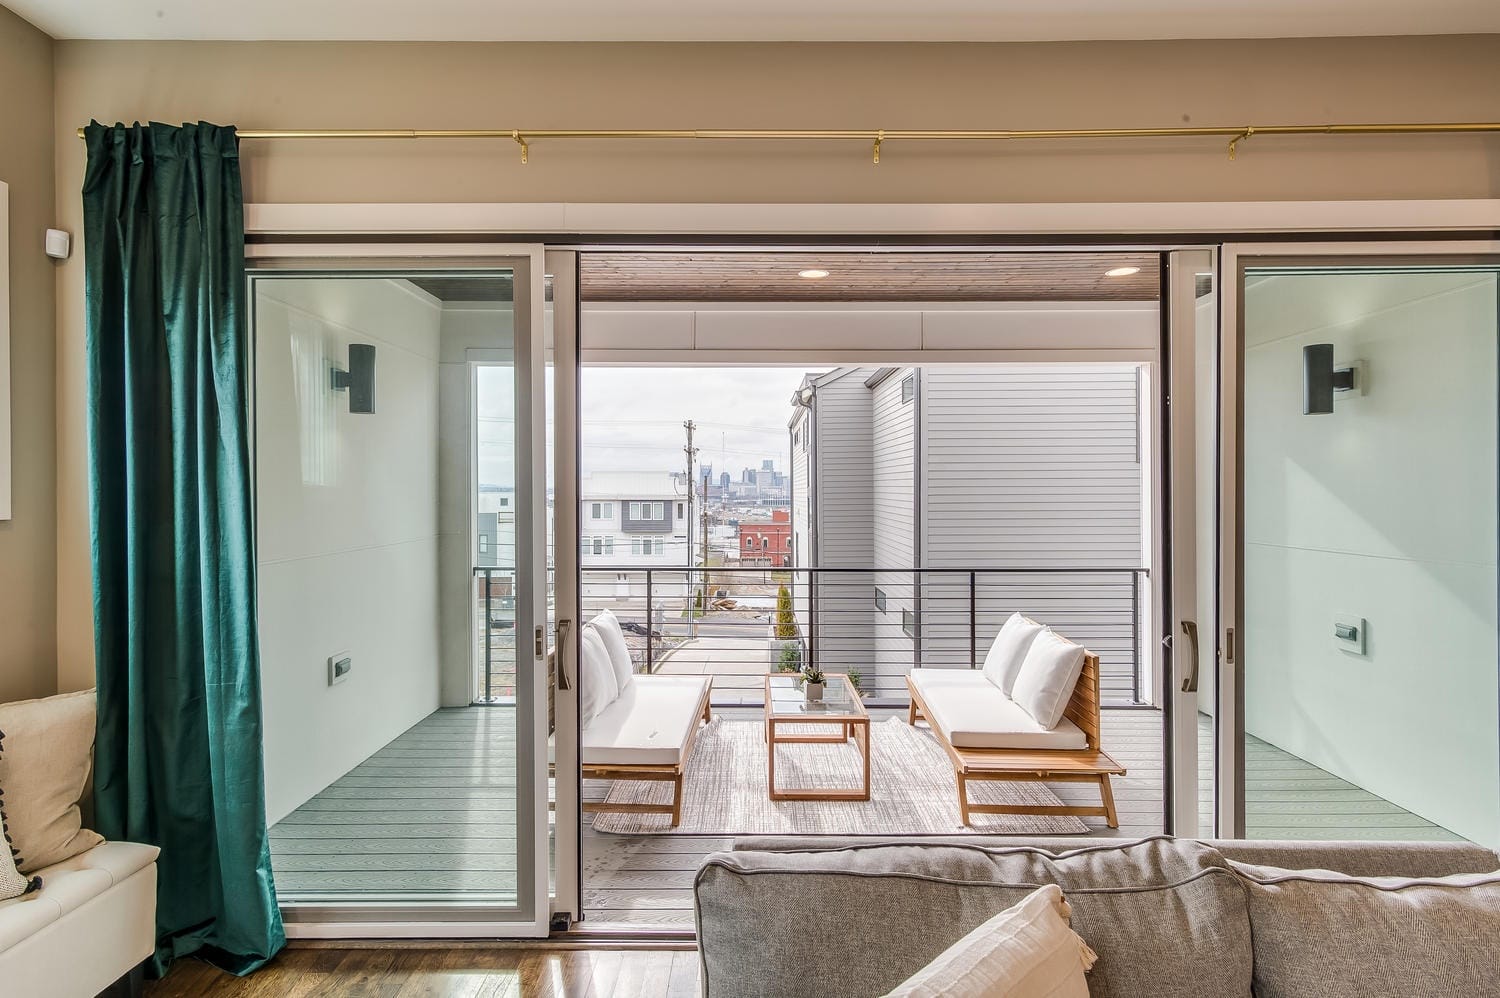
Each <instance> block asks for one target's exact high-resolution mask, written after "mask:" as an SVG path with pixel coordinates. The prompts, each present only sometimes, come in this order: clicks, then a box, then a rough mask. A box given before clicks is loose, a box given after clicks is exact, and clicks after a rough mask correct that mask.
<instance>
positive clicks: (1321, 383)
mask: <svg viewBox="0 0 1500 998" xmlns="http://www.w3.org/2000/svg"><path fill="white" fill-rule="evenodd" d="M1358 379H1359V370H1358V368H1357V367H1356V366H1354V365H1350V366H1348V367H1340V368H1337V369H1335V368H1334V366H1333V344H1332V343H1309V344H1308V345H1307V346H1305V347H1303V348H1302V415H1304V416H1326V415H1327V414H1328V413H1330V412H1332V411H1333V399H1334V395H1335V394H1339V395H1342V394H1343V393H1345V392H1352V391H1354V390H1355V389H1357V388H1359V387H1360V386H1359V380H1358Z"/></svg>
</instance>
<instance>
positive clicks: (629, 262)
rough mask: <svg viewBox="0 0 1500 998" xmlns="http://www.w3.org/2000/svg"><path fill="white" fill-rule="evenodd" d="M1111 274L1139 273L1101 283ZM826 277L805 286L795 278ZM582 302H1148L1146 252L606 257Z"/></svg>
mask: <svg viewBox="0 0 1500 998" xmlns="http://www.w3.org/2000/svg"><path fill="white" fill-rule="evenodd" d="M1116 267H1139V268H1140V270H1139V272H1138V273H1135V274H1131V275H1128V276H1122V277H1108V276H1106V275H1105V271H1107V270H1111V269H1113V268H1116ZM811 269H816V270H826V271H827V272H828V276H827V277H824V278H821V279H816V280H814V279H809V278H804V277H802V276H800V274H799V272H800V271H802V270H811ZM578 279H579V289H580V292H581V297H582V298H583V300H584V301H590V302H632V301H644V302H666V301H676V302H682V301H688V302H940V301H946V302H1040V301H1155V300H1156V299H1157V294H1158V290H1159V285H1158V276H1157V257H1156V255H1155V254H1152V253H624V252H621V253H614V252H590V253H584V254H582V255H581V256H580V257H579V276H578Z"/></svg>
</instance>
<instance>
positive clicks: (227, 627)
mask: <svg viewBox="0 0 1500 998" xmlns="http://www.w3.org/2000/svg"><path fill="white" fill-rule="evenodd" d="M86 138H87V141H88V169H87V172H86V173H85V175H84V184H83V207H84V252H85V273H86V282H87V312H88V384H89V393H88V406H89V411H88V421H89V515H90V523H91V527H92V531H93V536H92V540H93V559H94V646H95V654H96V657H97V673H98V682H99V732H98V745H97V748H96V750H95V776H94V781H95V807H96V812H97V815H96V820H97V825H98V829H99V831H100V832H101V833H102V834H103V835H105V836H106V837H108V838H112V839H129V840H132V841H136V842H149V843H152V844H154V845H157V846H160V847H161V858H160V860H159V861H158V867H157V870H158V875H159V878H160V879H159V885H158V889H157V908H156V922H157V948H156V960H155V964H156V967H155V969H156V972H157V973H158V974H161V973H164V972H165V970H166V967H167V965H168V964H170V962H171V961H172V960H173V959H174V958H176V957H180V956H186V955H188V954H190V953H193V954H196V955H198V956H200V957H202V958H204V959H206V960H208V961H210V962H212V963H214V964H217V965H218V966H220V967H223V968H224V969H225V970H228V971H231V972H233V973H236V974H243V973H247V972H249V971H251V970H254V969H255V968H256V967H258V966H260V965H261V964H263V963H264V962H265V961H266V960H268V959H270V957H271V956H272V955H273V954H274V953H275V952H276V951H277V950H278V949H280V948H281V946H282V945H283V943H284V942H285V936H284V934H283V931H282V925H281V916H280V913H279V911H278V909H277V907H276V890H275V887H274V885H273V883H272V880H271V859H270V850H269V846H268V842H267V835H266V808H265V788H264V780H263V776H262V771H263V763H262V755H261V706H260V662H259V649H258V646H257V638H256V614H255V535H254V520H253V509H252V505H251V503H252V493H251V488H252V484H251V483H252V479H251V469H250V427H249V384H250V355H249V333H248V331H247V329H246V309H245V262H244V256H245V250H244V244H245V234H244V210H243V195H242V193H241V189H240V166H239V154H238V140H237V139H236V137H235V132H234V129H233V128H225V127H220V126H217V125H209V124H202V123H200V124H197V125H183V126H181V127H175V126H171V125H161V124H155V123H153V124H152V125H151V126H150V127H142V126H140V125H135V126H132V127H126V126H124V125H115V126H113V127H106V126H103V125H100V124H98V123H97V122H96V123H94V124H91V125H90V126H89V127H88V129H87V134H86Z"/></svg>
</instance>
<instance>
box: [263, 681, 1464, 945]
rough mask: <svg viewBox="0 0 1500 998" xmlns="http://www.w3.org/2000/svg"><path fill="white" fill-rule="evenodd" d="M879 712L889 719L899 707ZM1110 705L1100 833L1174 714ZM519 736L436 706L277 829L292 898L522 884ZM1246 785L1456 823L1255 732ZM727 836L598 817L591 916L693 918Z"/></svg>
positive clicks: (1138, 794) (1144, 806)
mask: <svg viewBox="0 0 1500 998" xmlns="http://www.w3.org/2000/svg"><path fill="white" fill-rule="evenodd" d="M871 713H872V716H873V717H874V718H876V719H877V720H878V719H881V717H882V715H884V716H891V714H892V713H894V712H890V711H882V710H880V709H878V708H877V709H876V710H873V711H872V712H871ZM718 714H719V716H720V717H721V718H723V719H725V720H727V721H729V722H731V723H759V721H760V718H761V712H760V711H759V710H757V709H753V708H730V709H726V710H721V711H719V712H718ZM1103 717H1104V744H1105V745H1106V746H1107V747H1108V749H1109V751H1110V752H1111V753H1112V754H1114V755H1115V757H1116V758H1118V759H1119V760H1120V761H1121V762H1122V763H1123V764H1125V765H1126V766H1127V767H1128V768H1129V769H1130V774H1129V775H1128V776H1126V777H1125V778H1123V779H1121V780H1118V781H1117V782H1116V790H1115V797H1116V801H1117V802H1118V805H1119V809H1120V825H1121V827H1120V828H1119V829H1118V830H1110V829H1107V828H1104V827H1103V823H1102V820H1100V819H1087V821H1088V824H1089V825H1090V826H1091V827H1092V829H1093V831H1092V834H1094V835H1119V836H1129V837H1134V836H1141V835H1150V834H1154V833H1156V832H1159V831H1160V830H1161V812H1162V803H1161V802H1162V797H1161V795H1162V743H1161V725H1162V715H1161V713H1160V712H1159V711H1156V710H1149V709H1139V708H1137V709H1123V708H1122V709H1106V710H1105V711H1104V715H1103ZM1202 720H1203V721H1204V724H1203V725H1201V729H1200V730H1201V734H1202V737H1203V738H1204V739H1205V740H1206V738H1207V736H1208V727H1207V723H1206V719H1202ZM513 752H514V716H513V712H512V710H511V709H510V708H507V707H469V708H454V709H445V710H439V711H436V712H434V713H433V714H431V715H429V716H428V717H427V718H425V719H424V720H422V721H421V722H419V723H418V724H417V725H415V726H414V727H412V728H411V729H409V730H408V731H407V732H405V733H404V734H402V735H400V736H399V737H397V738H396V739H395V740H393V741H392V742H391V743H390V744H389V745H387V746H386V747H385V748H383V749H381V750H380V751H379V752H377V753H376V754H375V755H373V756H372V757H371V758H370V759H368V760H367V761H366V762H365V763H363V764H361V765H360V766H358V767H356V768H355V769H354V770H352V771H351V772H350V773H348V774H347V775H346V776H344V777H342V778H341V779H339V780H337V781H336V782H334V783H333V784H332V785H331V786H329V787H328V788H326V789H325V790H324V791H322V792H321V793H319V794H318V795H317V796H315V797H313V798H312V799H311V800H309V801H307V802H306V803H305V804H303V805H302V806H301V807H299V808H298V809H297V810H296V811H294V812H292V813H291V814H290V815H288V816H287V817H286V818H284V819H282V820H281V821H279V822H278V823H277V824H276V825H275V826H274V827H273V828H272V829H271V852H272V861H273V866H274V870H275V875H276V883H277V888H278V891H279V893H280V895H281V897H282V899H283V900H299V901H312V900H318V899H325V900H326V899H334V900H337V899H344V900H353V899H355V898H361V899H374V898H389V899H393V900H405V901H413V900H419V899H423V900H427V899H430V900H442V899H453V900H459V899H463V900H478V899H490V900H498V899H500V898H502V897H503V896H504V895H505V894H507V893H509V892H511V891H513V890H514V884H515V857H514V838H513V835H514V833H513V828H514V798H513V796H512V794H513V789H512V787H513V782H512V780H511V779H510V778H509V773H510V772H513V768H512V767H513V765H514V763H513V758H514V756H513ZM1203 755H1204V761H1203V763H1202V765H1203V780H1202V781H1201V782H1202V785H1203V786H1207V779H1206V778H1207V775H1208V766H1209V763H1208V760H1207V755H1206V752H1205V753H1204V754H1203ZM1246 787H1247V796H1248V800H1249V805H1250V810H1249V818H1248V829H1247V831H1248V832H1249V834H1250V836H1251V837H1254V838H1315V839H1319V838H1320V839H1330V838H1341V839H1418V838H1423V839H1453V838H1457V836H1455V835H1454V834H1453V833H1451V832H1449V831H1448V830H1447V829H1444V828H1441V827H1439V826H1437V825H1434V824H1432V823H1431V822H1429V821H1426V820H1425V819H1423V818H1421V817H1419V816H1417V815H1415V814H1412V813H1410V812H1408V811H1405V810H1403V809H1401V808H1399V807H1397V806H1396V805H1394V804H1391V803H1389V802H1387V801H1384V800H1382V799H1380V798H1379V797H1376V796H1375V795H1374V794H1371V793H1369V792H1368V791H1365V790H1362V789H1360V788H1359V787H1356V786H1354V785H1352V784H1350V783H1347V782H1345V781H1344V780H1341V779H1339V778H1338V777H1335V776H1333V775H1331V774H1329V773H1326V772H1324V771H1323V770H1321V769H1318V768H1317V767H1315V766H1313V765H1311V764H1310V763H1307V762H1305V761H1304V760H1302V759H1299V758H1297V757H1296V756H1293V755H1290V754H1289V753H1286V752H1283V751H1282V750H1280V749H1277V748H1275V747H1274V746H1271V745H1267V744H1266V743H1264V742H1261V741H1259V740H1256V739H1251V740H1250V744H1249V745H1248V747H1247V751H1246ZM1052 789H1053V791H1054V792H1055V793H1056V794H1057V795H1058V796H1059V797H1061V798H1062V799H1064V800H1065V801H1066V800H1070V799H1071V798H1073V797H1077V796H1079V795H1087V793H1088V790H1087V788H1079V787H1071V786H1068V785H1065V784H1063V785H1055V786H1053V787H1052ZM607 790H608V784H606V783H596V782H590V783H587V784H585V796H586V797H590V798H597V797H600V796H602V795H603V794H604V793H606V792H607ZM729 842H730V839H729V838H728V837H727V836H715V835H691V836H690V835H644V836H622V835H607V834H602V833H599V832H595V831H594V830H593V827H592V825H591V824H590V823H589V822H588V821H587V820H586V821H585V822H584V826H583V870H584V882H583V889H584V903H585V911H586V914H587V920H586V922H585V928H587V929H605V930H608V929H619V928H631V929H639V928H642V927H650V928H658V929H674V930H682V929H688V928H690V927H691V924H692V918H691V916H692V896H691V886H692V878H693V872H694V871H695V870H696V869H697V868H698V866H699V864H700V863H701V862H702V859H703V857H704V856H705V855H706V854H707V853H709V852H713V851H715V850H718V849H723V848H727V846H728V845H729Z"/></svg>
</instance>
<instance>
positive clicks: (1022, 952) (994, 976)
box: [886, 884, 1095, 998]
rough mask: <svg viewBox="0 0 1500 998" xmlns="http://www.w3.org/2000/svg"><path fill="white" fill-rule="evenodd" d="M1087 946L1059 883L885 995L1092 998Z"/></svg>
mask: <svg viewBox="0 0 1500 998" xmlns="http://www.w3.org/2000/svg"><path fill="white" fill-rule="evenodd" d="M1094 960H1095V956H1094V953H1093V951H1092V950H1090V949H1089V948H1088V945H1087V944H1086V943H1085V942H1084V941H1083V940H1082V939H1081V938H1079V936H1078V933H1076V932H1074V931H1073V930H1072V929H1070V928H1069V927H1068V903H1067V902H1066V901H1064V900H1063V895H1062V891H1061V890H1059V889H1058V887H1057V885H1056V884H1048V885H1047V886H1045V887H1040V888H1038V889H1037V890H1035V891H1033V892H1032V893H1031V894H1028V895H1027V896H1026V897H1025V898H1024V899H1023V900H1022V901H1021V902H1020V903H1019V904H1015V905H1012V906H1011V907H1009V908H1007V909H1005V910H1004V911H1002V912H1001V913H1000V914H998V915H996V916H995V917H993V918H991V919H990V920H989V921H987V922H985V923H984V924H983V925H981V926H979V927H978V928H977V929H975V930H974V931H973V932H970V933H969V934H968V935H966V936H964V937H963V938H962V939H960V940H959V941H958V942H956V943H954V944H953V945H952V946H949V947H948V948H947V949H945V950H943V952H941V953H939V954H938V956H937V959H935V960H933V961H932V962H931V963H929V964H928V965H927V966H925V967H923V968H922V969H921V970H919V971H917V972H916V973H915V974H913V975H912V976H911V977H910V978H909V979H907V980H906V981H904V982H903V983H902V984H901V985H900V986H899V987H897V988H896V990H894V991H892V992H891V993H890V994H888V995H886V998H991V996H993V995H1004V996H1006V998H1089V986H1088V982H1087V981H1086V980H1084V976H1083V975H1084V971H1086V970H1088V968H1090V967H1092V966H1093V965H1094Z"/></svg>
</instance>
